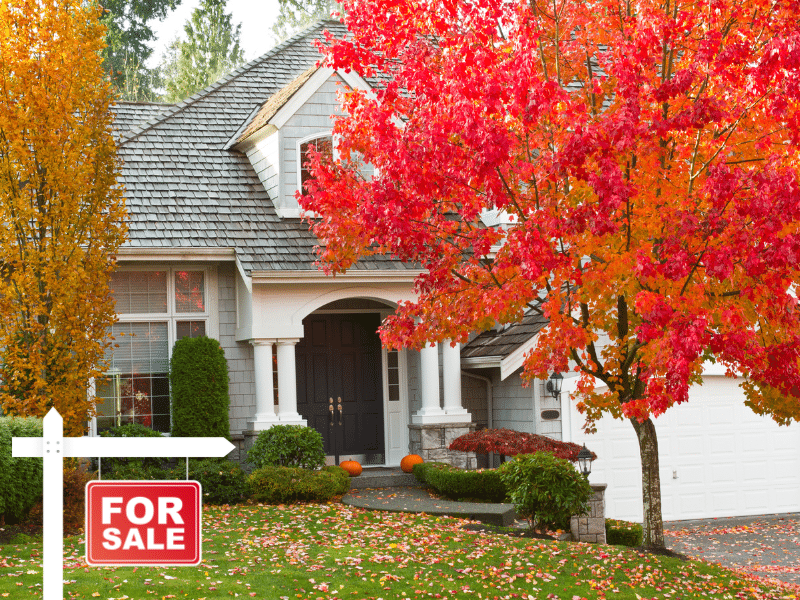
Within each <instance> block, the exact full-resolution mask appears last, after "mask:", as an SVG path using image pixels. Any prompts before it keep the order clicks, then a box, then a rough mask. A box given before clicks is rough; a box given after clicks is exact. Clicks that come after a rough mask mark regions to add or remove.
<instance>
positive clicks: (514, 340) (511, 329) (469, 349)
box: [461, 312, 547, 359]
mask: <svg viewBox="0 0 800 600" xmlns="http://www.w3.org/2000/svg"><path fill="white" fill-rule="evenodd" d="M545 325H547V319H546V318H545V317H542V316H541V315H538V314H536V313H533V312H530V313H528V314H527V315H525V316H524V317H523V319H522V321H521V322H519V323H514V324H513V325H508V326H506V327H505V328H504V329H503V330H502V331H497V329H490V330H488V331H484V332H483V333H481V334H480V335H478V336H477V337H476V338H474V339H472V340H470V342H469V343H467V344H464V346H462V347H461V358H462V359H463V358H486V357H490V356H497V357H499V358H506V357H507V356H509V355H510V354H512V353H513V352H514V351H515V350H517V349H518V348H520V347H521V346H522V345H523V344H525V343H526V342H527V341H528V340H530V339H531V338H532V337H533V336H534V335H536V334H537V333H539V331H540V330H541V329H542V328H543V327H544V326H545Z"/></svg>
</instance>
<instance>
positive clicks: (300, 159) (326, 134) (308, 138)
mask: <svg viewBox="0 0 800 600" xmlns="http://www.w3.org/2000/svg"><path fill="white" fill-rule="evenodd" d="M323 137H329V138H331V146H332V150H333V160H336V159H337V158H339V157H338V154H337V152H336V146H337V144H336V137H334V135H333V130H331V129H328V130H325V131H318V132H317V133H312V134H311V135H307V136H305V137H302V138H300V139H299V140H297V143H296V144H295V156H296V157H297V190H298V191H302V190H303V152H302V150H301V148H302V147H303V144H307V143H308V142H311V141H313V140H316V139H319V138H323Z"/></svg>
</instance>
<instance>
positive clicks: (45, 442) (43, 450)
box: [11, 408, 235, 600]
mask: <svg viewBox="0 0 800 600" xmlns="http://www.w3.org/2000/svg"><path fill="white" fill-rule="evenodd" d="M234 448H235V446H234V445H233V444H231V443H230V442H229V441H228V440H226V439H225V438H221V437H185V438H171V437H170V438H168V437H163V438H124V437H123V438H107V437H82V438H65V437H64V421H63V419H62V418H61V415H60V414H58V411H57V410H56V409H55V408H51V409H50V412H48V413H47V415H46V416H45V418H44V435H43V437H40V438H33V437H15V438H11V456H13V457H15V458H23V457H26V458H30V457H41V458H43V459H44V460H43V463H44V473H43V475H44V498H43V501H42V513H43V514H42V526H43V531H42V537H43V540H42V541H43V557H42V566H43V578H44V587H43V596H44V600H63V598H64V470H63V469H64V457H65V456H67V457H85V456H98V457H117V458H119V457H129V456H136V457H140V456H141V457H153V456H165V457H184V456H185V457H187V458H188V457H198V456H208V457H212V456H213V457H216V456H226V455H227V454H229V453H230V452H231V450H233V449H234Z"/></svg>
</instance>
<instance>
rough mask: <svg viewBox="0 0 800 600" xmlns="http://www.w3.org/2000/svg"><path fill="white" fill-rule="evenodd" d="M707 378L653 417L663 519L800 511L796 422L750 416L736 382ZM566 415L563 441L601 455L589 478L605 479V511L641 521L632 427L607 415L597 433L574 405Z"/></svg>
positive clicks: (799, 437)
mask: <svg viewBox="0 0 800 600" xmlns="http://www.w3.org/2000/svg"><path fill="white" fill-rule="evenodd" d="M704 379H705V384H704V385H703V386H702V387H694V388H692V390H691V393H690V399H689V401H688V402H685V403H683V404H681V405H679V406H674V407H673V408H671V409H669V410H668V411H667V412H666V413H665V414H664V415H662V416H660V417H659V418H657V419H655V425H656V433H657V434H658V443H659V458H660V467H661V496H662V514H663V517H664V519H665V520H682V519H697V518H707V517H730V516H743V515H758V514H771V513H782V512H800V425H798V424H792V425H790V426H788V427H779V426H778V425H776V424H775V422H774V421H772V419H770V418H769V417H759V416H758V415H756V414H754V413H753V412H752V411H751V410H750V409H749V408H747V407H746V406H745V405H744V396H743V394H742V391H741V390H740V389H739V387H738V385H737V382H736V380H732V379H728V378H726V377H718V376H706V377H705V378H704ZM564 387H565V389H566V388H567V387H568V386H567V385H565V386H564ZM564 408H565V409H566V408H567V407H564ZM564 412H565V413H566V412H567V411H566V410H565V411H564ZM569 415H570V419H569V421H570V422H569V423H565V427H564V430H565V431H564V438H565V439H567V440H568V439H569V436H570V435H571V439H572V441H574V442H577V443H579V444H584V443H585V444H586V446H587V447H588V448H589V449H590V450H592V451H594V452H595V453H596V454H597V455H598V459H597V460H596V461H594V463H593V465H592V474H591V476H590V481H591V482H592V483H606V484H608V488H607V490H606V516H608V517H612V518H617V519H626V520H630V521H638V522H641V520H642V490H641V467H640V460H639V445H638V443H637V441H636V436H635V434H634V431H633V426H632V425H631V424H630V423H629V422H628V421H618V420H614V419H610V418H604V419H603V420H602V421H600V422H599V423H598V424H597V433H596V434H593V435H586V434H584V433H583V432H582V431H581V426H582V425H583V417H582V416H581V415H580V414H579V413H578V412H577V410H575V408H574V406H572V407H570V410H569Z"/></svg>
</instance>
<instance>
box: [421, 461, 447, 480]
mask: <svg viewBox="0 0 800 600" xmlns="http://www.w3.org/2000/svg"><path fill="white" fill-rule="evenodd" d="M451 468H452V465H450V464H449V463H442V462H423V463H417V464H416V465H414V467H413V469H412V471H411V473H412V474H413V475H414V477H416V478H417V481H419V482H420V483H424V484H427V483H428V471H429V470H431V469H451Z"/></svg>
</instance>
